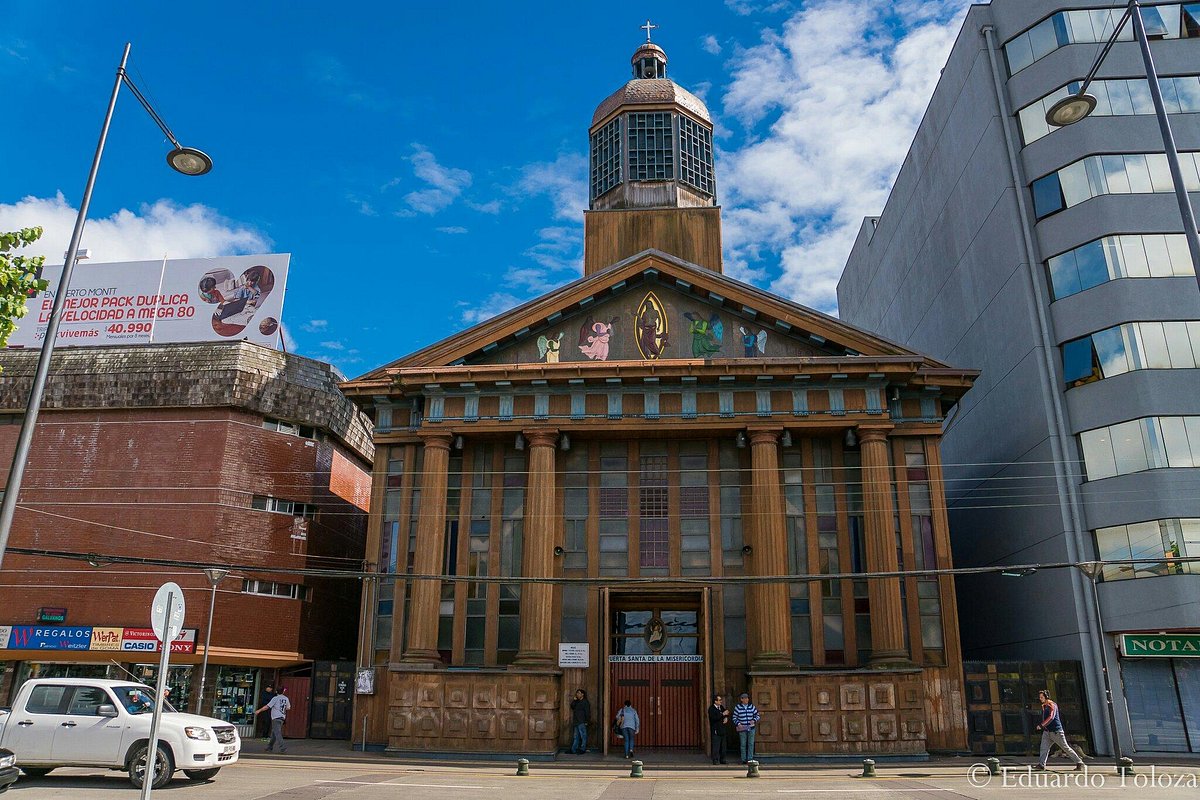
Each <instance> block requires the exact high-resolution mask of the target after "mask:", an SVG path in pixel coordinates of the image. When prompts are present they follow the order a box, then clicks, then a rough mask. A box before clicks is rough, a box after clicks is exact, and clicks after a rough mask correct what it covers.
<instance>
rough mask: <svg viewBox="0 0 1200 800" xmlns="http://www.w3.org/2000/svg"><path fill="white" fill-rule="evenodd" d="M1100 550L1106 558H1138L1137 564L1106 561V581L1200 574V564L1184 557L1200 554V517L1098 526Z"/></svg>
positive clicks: (1123, 559) (1101, 555)
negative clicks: (1186, 560)
mask: <svg viewBox="0 0 1200 800" xmlns="http://www.w3.org/2000/svg"><path fill="white" fill-rule="evenodd" d="M1095 536H1096V551H1097V552H1098V553H1099V555H1100V558H1101V560H1103V561H1134V560H1136V561H1137V563H1135V564H1106V565H1105V567H1104V573H1103V579H1104V580H1106V581H1112V580H1126V579H1129V578H1146V577H1155V576H1159V575H1178V574H1181V573H1187V572H1190V573H1195V574H1200V564H1196V563H1186V562H1183V561H1181V560H1180V559H1183V558H1188V557H1191V558H1195V557H1197V556H1200V519H1195V518H1185V519H1159V520H1149V521H1147V522H1135V523H1132V524H1129V525H1115V526H1113V527H1109V528H1097V529H1096V531H1095Z"/></svg>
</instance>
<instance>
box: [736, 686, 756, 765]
mask: <svg viewBox="0 0 1200 800" xmlns="http://www.w3.org/2000/svg"><path fill="white" fill-rule="evenodd" d="M761 718H762V716H761V715H760V714H759V713H758V709H757V708H755V707H754V703H751V702H750V695H749V694H748V693H746V692H742V696H741V697H739V698H738V703H737V705H736V706H734V707H733V725H734V727H735V728H737V732H738V741H739V743H740V744H741V746H742V763H743V764H745V763H746V762H747V761H753V760H754V729H755V728H757V727H758V721H759V720H760V719H761Z"/></svg>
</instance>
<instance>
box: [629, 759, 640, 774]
mask: <svg viewBox="0 0 1200 800" xmlns="http://www.w3.org/2000/svg"><path fill="white" fill-rule="evenodd" d="M629 777H631V778H640V777H642V762H640V761H634V762H633V763H632V764H630V769H629Z"/></svg>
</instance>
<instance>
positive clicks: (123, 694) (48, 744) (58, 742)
mask: <svg viewBox="0 0 1200 800" xmlns="http://www.w3.org/2000/svg"><path fill="white" fill-rule="evenodd" d="M153 711H154V690H153V689H151V688H150V687H148V686H143V685H142V684H139V683H135V682H133V681H111V680H91V679H86V678H37V679H34V680H29V681H26V682H25V683H24V684H22V685H21V688H20V690H19V691H18V692H17V698H16V702H15V703H14V704H13V707H12V709H11V710H5V709H0V747H6V748H8V749H9V750H11V751H13V752H14V753H15V754H16V756H17V766H19V767H20V768H21V770H22V771H23V772H24V773H25V774H26V775H27V776H29V777H31V778H38V777H41V776H43V775H45V774H46V773H48V772H49V771H50V770H52V769H54V768H55V767H108V768H109V769H114V770H125V771H127V772H128V773H129V780H130V781H132V782H133V785H134V786H137V787H140V786H141V785H142V777H143V775H144V774H145V771H146V751H147V750H148V749H149V747H148V745H149V740H150V720H151V717H152V715H153ZM158 728H159V729H158V736H159V742H158V754H157V757H156V764H155V774H154V788H156V789H157V788H160V787H162V786H165V785H166V784H167V782H168V781H170V780H171V775H172V773H174V772H175V770H177V769H181V770H183V774H184V775H186V776H187V777H188V778H190V779H191V780H194V781H206V780H210V779H211V778H212V777H213V776H215V775H216V774H217V772H218V771H219V770H220V769H221V767H224V766H227V765H229V764H232V763H234V762H235V761H237V760H238V754H239V753H240V752H241V748H242V742H241V739H239V738H238V735H237V729H236V728H234V727H233V726H232V725H230V724H229V723H227V722H223V721H221V720H218V719H211V718H209V717H200V716H196V715H195V714H182V713H180V712H178V711H175V710H174V709H171V707H170V704H169V703H168V704H167V705H166V706H165V707H164V711H163V714H162V721H161V723H160V724H159V726H158Z"/></svg>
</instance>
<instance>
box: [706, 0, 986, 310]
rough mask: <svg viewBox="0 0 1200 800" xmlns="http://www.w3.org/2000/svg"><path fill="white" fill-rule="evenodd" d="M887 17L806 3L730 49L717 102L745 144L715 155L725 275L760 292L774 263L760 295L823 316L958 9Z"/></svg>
mask: <svg viewBox="0 0 1200 800" xmlns="http://www.w3.org/2000/svg"><path fill="white" fill-rule="evenodd" d="M747 5H749V4H744V3H730V7H731V8H734V10H735V11H738V13H742V11H741V10H740V9H741V8H742V7H743V6H747ZM734 6H737V7H736V8H735V7H734ZM883 8H884V7H883V6H881V5H880V4H878V3H864V2H857V1H855V0H819V1H818V2H810V3H808V4H806V5H805V7H804V8H803V9H802V10H800V11H798V12H797V13H795V14H794V15H793V16H792V17H791V18H790V19H788V20H787V22H786V23H784V24H783V26H782V28H781V29H780V30H766V31H764V32H763V34H762V40H761V42H760V43H759V44H757V45H754V46H753V47H750V48H739V50H738V52H737V54H736V56H735V57H736V60H737V62H738V65H739V69H738V72H737V73H736V74H735V76H734V78H733V80H732V82H731V83H730V84H729V85H728V87H727V89H726V91H725V95H724V110H725V115H726V117H729V118H732V120H736V121H737V122H738V123H740V124H741V126H742V127H743V128H745V129H746V132H747V141H748V143H747V144H746V145H745V146H743V147H741V148H739V149H735V150H731V151H722V152H720V153H719V154H718V164H719V169H720V171H721V175H720V177H721V179H722V185H723V186H725V187H726V190H725V191H726V196H725V197H724V199H723V202H724V204H725V209H726V210H725V225H724V235H725V243H726V252H727V259H726V270H727V271H728V272H729V273H730V274H731V275H733V276H734V277H739V278H742V279H749V280H757V281H760V282H761V281H762V280H763V279H764V278H766V277H767V266H766V265H765V264H764V263H763V262H764V261H765V260H766V258H767V257H768V256H772V257H775V258H778V261H779V268H780V271H781V274H779V275H777V276H774V280H773V282H772V283H771V286H770V288H771V289H772V290H773V291H775V292H778V293H780V294H783V295H786V296H788V297H791V298H793V299H795V300H797V301H799V302H801V303H805V304H806V305H810V306H813V307H815V308H818V309H821V310H823V311H833V310H834V308H835V306H836V295H835V287H836V285H837V279H838V276H839V275H840V273H841V270H842V267H843V266H844V265H845V261H846V257H847V255H848V254H849V252H850V247H851V246H852V244H853V242H854V237H855V235H856V234H857V231H858V228H859V226H860V224H861V223H862V219H863V217H865V216H867V215H869V214H877V213H879V211H880V210H882V208H883V204H884V202H885V200H886V198H887V195H888V192H889V191H890V189H891V185H892V182H893V181H894V180H895V177H896V173H897V171H898V170H899V168H900V164H901V163H902V161H903V160H904V157H905V155H906V154H907V152H908V148H909V145H910V143H911V141H912V137H913V134H914V132H915V131H916V128H917V125H918V123H919V122H920V119H921V116H922V115H923V114H924V111H925V107H926V105H927V104H928V101H929V97H930V95H931V94H932V92H933V87H934V86H935V85H936V83H937V80H938V76H939V72H940V68H941V67H942V66H943V65H944V63H945V60H946V57H947V55H948V54H949V52H950V47H951V45H952V44H953V42H954V38H955V36H956V34H957V32H958V29H959V27H960V26H961V23H962V15H963V14H964V13H965V11H966V3H965V2H964V0H926V1H925V2H919V3H918V2H912V1H911V0H903V1H902V2H899V3H896V4H893V5H892V6H891V7H889V8H888V9H887V11H885V12H882V13H885V14H887V15H888V16H887V18H885V19H881V18H880V16H881V11H882V9H883ZM751 10H770V9H751ZM746 13H750V12H746ZM727 121H728V120H727ZM772 271H773V270H772Z"/></svg>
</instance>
